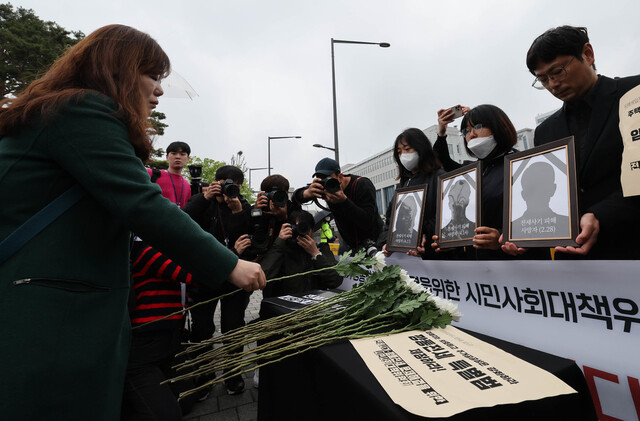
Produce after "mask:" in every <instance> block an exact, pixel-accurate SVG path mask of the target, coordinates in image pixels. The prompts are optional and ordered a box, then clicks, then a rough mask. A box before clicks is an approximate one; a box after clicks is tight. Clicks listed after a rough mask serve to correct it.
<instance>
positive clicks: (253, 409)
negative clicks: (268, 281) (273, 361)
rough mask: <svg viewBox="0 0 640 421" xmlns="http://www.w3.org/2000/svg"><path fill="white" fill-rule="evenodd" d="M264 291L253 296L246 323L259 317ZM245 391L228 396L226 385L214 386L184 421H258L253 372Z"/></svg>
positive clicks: (256, 392) (256, 390) (256, 389)
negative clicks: (205, 398) (206, 397)
mask: <svg viewBox="0 0 640 421" xmlns="http://www.w3.org/2000/svg"><path fill="white" fill-rule="evenodd" d="M261 301H262V291H255V292H254V293H253V294H252V295H251V300H250V301H249V306H248V307H247V311H246V312H245V316H244V319H245V321H247V322H248V321H249V320H253V319H256V318H257V317H258V313H259V311H260V302H261ZM214 320H215V324H216V326H220V306H217V307H216V313H215V315H214ZM244 383H245V391H244V392H242V393H240V394H238V395H233V396H231V395H228V394H227V389H226V388H225V386H224V384H217V385H215V386H214V388H213V390H212V391H211V394H210V395H209V398H208V399H207V400H205V401H203V402H198V403H197V404H196V405H195V407H194V408H193V410H192V411H191V412H190V413H189V414H187V415H185V416H184V417H183V418H182V419H183V420H184V421H187V420H189V421H213V420H215V421H256V420H257V419H258V388H257V387H255V386H254V383H253V372H250V373H247V374H246V375H245V379H244Z"/></svg>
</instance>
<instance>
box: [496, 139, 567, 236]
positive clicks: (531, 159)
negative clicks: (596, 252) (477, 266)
mask: <svg viewBox="0 0 640 421" xmlns="http://www.w3.org/2000/svg"><path fill="white" fill-rule="evenodd" d="M506 160H507V163H508V165H505V167H504V168H505V172H508V173H507V174H505V178H504V179H505V201H504V205H505V212H504V215H505V221H504V228H503V232H505V233H507V235H506V240H507V241H513V242H516V244H517V245H520V244H522V245H523V246H525V245H528V246H541V247H547V246H549V247H551V246H564V245H575V244H576V243H575V237H576V236H577V234H578V233H577V231H578V229H577V224H578V213H577V212H578V211H577V191H576V182H575V180H576V176H575V159H574V143H573V137H570V138H566V139H561V140H559V141H556V142H552V143H549V144H546V145H544V146H541V147H538V148H533V149H530V150H528V151H525V152H520V153H516V154H512V155H509V156H507V157H506Z"/></svg>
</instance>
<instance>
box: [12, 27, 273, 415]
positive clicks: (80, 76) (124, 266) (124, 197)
mask: <svg viewBox="0 0 640 421" xmlns="http://www.w3.org/2000/svg"><path fill="white" fill-rule="evenodd" d="M169 70H170V64H169V59H168V57H167V56H166V54H165V53H164V51H162V49H161V48H160V46H159V45H158V44H157V43H156V42H155V41H154V40H153V39H152V38H151V37H149V36H148V35H147V34H144V33H142V32H139V31H137V30H135V29H133V28H130V27H127V26H123V25H110V26H106V27H103V28H100V29H98V30H97V31H95V32H94V33H92V34H91V35H89V36H88V37H86V38H85V39H84V40H82V41H80V42H79V43H78V44H77V45H75V46H74V47H72V48H71V49H70V50H69V51H68V52H67V53H66V54H65V55H64V56H63V57H62V58H60V59H59V60H58V61H57V62H56V63H55V64H54V65H53V66H52V67H51V69H50V70H49V71H48V72H47V73H46V74H45V75H44V76H43V77H42V78H40V79H38V80H36V81H35V82H33V83H32V84H31V85H30V86H29V87H28V88H27V89H25V91H24V92H22V93H20V94H19V95H18V96H17V97H16V98H9V99H5V100H3V101H2V102H0V195H1V196H2V197H3V200H2V202H3V204H2V206H1V207H0V241H2V240H3V239H4V238H6V237H7V236H9V234H11V233H12V232H13V231H15V230H16V229H17V228H18V227H19V226H21V225H22V224H23V223H24V222H25V221H27V220H28V219H29V218H30V217H31V216H32V215H34V214H35V213H36V212H38V211H39V210H40V209H42V208H43V207H44V206H46V205H47V204H48V203H50V202H51V201H52V200H54V199H55V198H56V197H58V196H59V195H61V194H62V193H63V192H65V191H67V190H68V189H69V188H71V187H72V186H74V185H78V184H79V185H80V186H81V187H82V189H83V190H84V192H85V194H84V196H83V197H82V198H81V199H80V200H79V201H78V202H77V203H75V204H74V205H73V206H72V207H71V208H70V209H69V210H67V211H66V212H65V213H63V214H62V215H61V216H60V217H58V218H57V219H56V220H54V221H53V222H52V223H50V224H49V225H48V226H46V227H45V228H44V229H43V230H42V231H41V232H40V233H39V234H37V235H36V236H35V237H34V238H32V239H31V240H30V241H29V242H27V243H26V245H24V246H23V247H22V248H20V249H19V250H18V251H17V252H16V253H15V254H13V255H12V256H11V257H9V258H8V259H7V260H6V261H4V262H2V263H0V326H1V327H0V332H1V333H2V346H0V379H1V381H0V414H2V415H1V417H2V419H7V420H13V419H25V420H45V419H46V420H53V419H61V420H118V419H119V416H120V401H121V397H122V387H123V380H124V373H125V368H126V365H127V355H128V347H129V335H130V325H129V315H128V311H127V300H128V295H129V235H130V232H135V233H136V234H137V235H139V236H140V237H142V238H144V239H145V240H146V241H148V242H149V243H150V244H153V245H154V247H156V248H158V249H159V250H161V251H162V252H163V253H165V254H166V255H168V256H170V257H171V258H172V259H174V260H175V261H177V262H178V263H179V264H181V265H182V266H184V267H185V268H186V269H188V270H189V271H190V272H191V273H193V274H194V276H197V277H198V279H202V280H203V281H204V282H209V283H210V285H211V286H212V287H217V286H219V285H220V284H221V283H222V282H224V281H226V280H229V281H230V282H232V283H233V284H234V285H236V286H238V287H241V288H243V289H245V290H247V291H251V290H254V289H258V288H264V285H265V278H264V273H263V272H262V270H261V269H260V266H259V265H258V264H255V263H250V262H246V261H242V260H238V259H237V257H235V256H234V255H233V254H232V253H231V252H230V251H228V250H227V249H226V248H225V247H224V246H223V245H221V244H220V243H218V242H217V241H216V240H215V239H214V238H213V236H211V235H209V234H208V233H205V232H204V231H202V230H201V229H200V228H199V227H198V225H197V224H195V223H194V222H193V221H192V220H191V218H189V216H188V215H186V214H185V213H183V212H182V211H181V210H180V209H179V208H178V207H177V206H175V205H174V204H172V203H170V202H169V201H168V200H166V199H165V198H163V197H162V195H161V194H160V188H159V187H158V186H157V185H155V184H153V183H151V181H150V179H149V175H148V173H147V171H146V170H145V168H144V166H143V161H144V160H146V159H148V158H149V154H150V151H151V142H150V139H149V136H148V116H149V114H150V112H151V110H152V109H153V108H155V106H156V105H157V104H158V97H159V96H161V95H162V88H161V87H160V80H161V79H162V77H163V76H166V75H167V74H168V72H169Z"/></svg>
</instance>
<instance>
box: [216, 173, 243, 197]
mask: <svg viewBox="0 0 640 421" xmlns="http://www.w3.org/2000/svg"><path fill="white" fill-rule="evenodd" d="M220 187H222V194H224V195H225V196H227V197H228V198H229V199H235V198H236V197H238V195H239V194H240V187H238V185H237V184H236V183H234V182H233V180H232V179H230V178H227V179H226V180H224V181H223V182H222V183H220Z"/></svg>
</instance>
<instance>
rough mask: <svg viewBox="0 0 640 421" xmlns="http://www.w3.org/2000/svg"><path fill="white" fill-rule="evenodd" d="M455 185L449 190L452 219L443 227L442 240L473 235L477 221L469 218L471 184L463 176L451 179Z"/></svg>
mask: <svg viewBox="0 0 640 421" xmlns="http://www.w3.org/2000/svg"><path fill="white" fill-rule="evenodd" d="M451 183H453V185H451V188H450V189H449V190H448V192H447V202H448V203H447V206H448V208H449V210H450V211H451V219H450V220H449V222H448V223H447V224H446V225H445V226H444V227H442V231H441V234H440V240H441V241H452V240H462V239H465V238H470V237H473V235H474V231H475V222H473V221H471V220H469V218H467V207H468V205H469V202H470V197H471V186H470V185H469V183H468V182H467V181H466V180H464V179H463V178H462V177H458V178H456V179H454V180H453V181H451Z"/></svg>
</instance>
